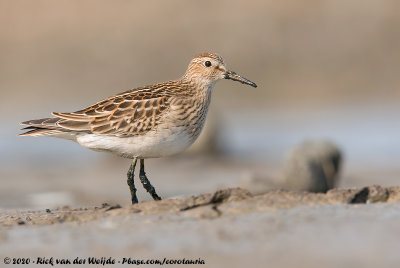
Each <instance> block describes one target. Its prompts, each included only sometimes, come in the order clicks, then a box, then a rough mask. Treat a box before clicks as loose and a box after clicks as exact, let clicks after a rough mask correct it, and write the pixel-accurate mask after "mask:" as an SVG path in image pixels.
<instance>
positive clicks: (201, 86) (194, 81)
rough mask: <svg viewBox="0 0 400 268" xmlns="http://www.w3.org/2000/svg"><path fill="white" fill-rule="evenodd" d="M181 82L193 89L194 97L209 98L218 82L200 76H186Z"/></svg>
mask: <svg viewBox="0 0 400 268" xmlns="http://www.w3.org/2000/svg"><path fill="white" fill-rule="evenodd" d="M181 81H182V82H183V83H184V84H186V85H187V86H188V87H189V88H190V89H192V90H191V91H192V94H193V95H203V96H208V95H209V94H211V93H212V91H213V89H214V86H215V82H216V81H212V80H210V79H207V78H204V77H203V76H200V75H191V76H188V75H186V74H185V75H184V76H183V77H182V78H181Z"/></svg>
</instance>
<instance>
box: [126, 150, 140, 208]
mask: <svg viewBox="0 0 400 268" xmlns="http://www.w3.org/2000/svg"><path fill="white" fill-rule="evenodd" d="M136 162H137V158H135V159H133V161H132V164H131V166H130V168H129V170H128V179H127V183H128V185H129V190H131V200H132V204H135V203H137V202H138V199H137V196H136V188H135V182H134V181H133V178H134V177H135V166H136Z"/></svg>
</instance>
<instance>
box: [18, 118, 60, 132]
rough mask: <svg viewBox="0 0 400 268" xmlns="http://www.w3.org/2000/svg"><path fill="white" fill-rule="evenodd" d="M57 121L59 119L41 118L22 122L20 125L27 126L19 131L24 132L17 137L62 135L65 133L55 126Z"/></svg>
mask: <svg viewBox="0 0 400 268" xmlns="http://www.w3.org/2000/svg"><path fill="white" fill-rule="evenodd" d="M59 120H60V118H42V119H34V120H29V121H25V122H22V123H21V125H27V126H26V127H24V128H23V129H21V130H26V132H24V133H21V134H19V135H18V136H52V135H57V134H60V133H63V132H65V131H63V130H62V128H60V127H59V126H58V125H57V122H58V121H59Z"/></svg>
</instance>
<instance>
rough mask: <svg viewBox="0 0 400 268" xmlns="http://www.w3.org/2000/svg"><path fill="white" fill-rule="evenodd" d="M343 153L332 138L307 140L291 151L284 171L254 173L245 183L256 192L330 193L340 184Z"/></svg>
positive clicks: (247, 187) (243, 184) (245, 186)
mask: <svg viewBox="0 0 400 268" xmlns="http://www.w3.org/2000/svg"><path fill="white" fill-rule="evenodd" d="M341 163H342V153H341V152H340V150H339V148H338V147H337V146H336V145H335V144H333V143H332V142H329V141H305V142H303V143H301V144H299V145H297V146H296V147H294V148H293V149H292V150H290V152H289V156H288V158H287V161H286V164H285V168H284V170H283V171H282V172H281V173H280V174H276V175H266V174H251V175H250V176H247V177H246V178H245V179H244V180H242V183H241V186H242V187H244V188H246V189H249V190H250V191H251V192H252V193H253V194H262V193H265V192H267V191H269V190H274V189H285V190H293V191H309V192H322V193H324V192H326V191H328V190H329V189H332V188H334V187H335V186H336V185H337V180H338V177H339V172H340V168H341Z"/></svg>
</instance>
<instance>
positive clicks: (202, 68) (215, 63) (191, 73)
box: [184, 53, 257, 87]
mask: <svg viewBox="0 0 400 268" xmlns="http://www.w3.org/2000/svg"><path fill="white" fill-rule="evenodd" d="M184 77H185V78H187V79H189V80H192V81H193V80H194V81H196V82H200V83H204V84H214V83H215V82H217V81H218V80H221V79H230V80H234V81H238V82H240V83H243V84H247V85H250V86H252V87H257V85H256V84H255V83H254V82H251V81H250V80H248V79H246V78H244V77H242V76H240V75H238V74H237V73H235V72H233V71H229V70H228V69H227V68H226V65H225V62H224V59H223V58H222V57H221V56H219V55H218V54H215V53H202V54H199V55H197V56H195V57H194V58H193V59H192V60H191V61H190V63H189V67H188V69H187V71H186V73H185V75H184Z"/></svg>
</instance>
